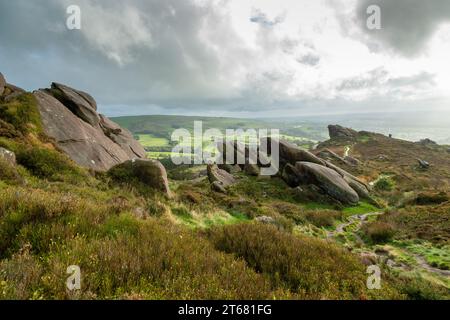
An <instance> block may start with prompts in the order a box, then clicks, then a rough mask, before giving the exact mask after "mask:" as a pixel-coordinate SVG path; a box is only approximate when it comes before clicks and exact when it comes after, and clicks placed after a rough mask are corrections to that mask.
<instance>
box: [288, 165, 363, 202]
mask: <svg viewBox="0 0 450 320" xmlns="http://www.w3.org/2000/svg"><path fill="white" fill-rule="evenodd" d="M295 168H296V169H297V170H298V171H299V172H300V173H301V174H302V175H303V176H305V177H306V178H307V179H308V181H309V182H310V183H313V184H315V185H317V186H318V187H320V188H321V189H322V190H323V191H325V192H326V193H327V194H328V195H330V196H331V197H333V198H334V199H336V200H338V201H340V202H341V203H343V204H357V203H358V202H359V196H358V194H357V193H356V192H355V190H353V189H352V188H351V187H350V186H349V184H348V183H347V182H346V181H345V180H344V178H343V177H342V176H341V175H339V174H338V173H337V172H336V171H334V170H332V169H330V168H327V167H325V166H322V165H318V164H315V163H311V162H297V164H296V165H295Z"/></svg>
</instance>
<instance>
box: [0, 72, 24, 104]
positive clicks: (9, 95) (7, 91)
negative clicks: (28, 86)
mask: <svg viewBox="0 0 450 320" xmlns="http://www.w3.org/2000/svg"><path fill="white" fill-rule="evenodd" d="M23 93H25V90H23V89H22V88H19V87H16V86H14V85H12V84H9V83H7V82H6V79H5V77H4V76H3V74H2V73H0V97H2V99H3V101H5V102H9V101H11V100H13V99H14V98H16V97H18V96H20V95H21V94H23Z"/></svg>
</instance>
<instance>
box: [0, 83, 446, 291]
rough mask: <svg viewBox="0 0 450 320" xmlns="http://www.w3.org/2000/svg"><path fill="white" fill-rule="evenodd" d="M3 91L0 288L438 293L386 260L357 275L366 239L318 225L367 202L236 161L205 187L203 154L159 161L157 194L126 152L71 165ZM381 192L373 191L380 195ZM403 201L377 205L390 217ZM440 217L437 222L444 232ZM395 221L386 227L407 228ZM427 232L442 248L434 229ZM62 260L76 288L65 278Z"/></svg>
mask: <svg viewBox="0 0 450 320" xmlns="http://www.w3.org/2000/svg"><path fill="white" fill-rule="evenodd" d="M11 93H12V90H11V89H9V88H6V90H4V92H3V94H2V95H1V96H0V147H1V148H3V149H0V298H1V299H80V298H81V299H403V298H427V299H444V298H448V292H447V291H446V289H445V283H442V282H443V281H441V282H438V281H437V280H436V279H435V278H430V277H428V276H426V277H425V276H417V275H416V276H413V275H411V273H407V272H406V271H403V270H400V273H399V272H398V271H397V270H394V269H392V268H390V267H389V265H388V262H387V261H386V260H385V261H384V262H380V263H379V265H380V268H381V269H382V275H383V282H382V285H383V287H382V289H383V290H369V289H368V288H367V286H366V282H367V273H366V268H367V259H366V258H367V255H366V256H364V255H363V253H364V252H362V251H364V250H365V249H368V245H367V244H364V243H363V244H360V245H359V247H358V245H356V244H354V242H353V241H352V239H349V242H345V241H341V240H339V239H332V238H329V237H328V236H327V235H328V231H332V230H334V229H335V228H336V227H338V226H339V224H340V223H342V222H344V221H345V220H346V219H347V218H349V217H352V216H354V215H357V214H366V213H373V212H375V211H377V210H380V209H378V208H375V207H374V206H373V205H371V204H368V203H365V202H362V203H360V204H358V205H357V206H343V205H339V204H336V203H333V202H327V201H325V200H324V201H322V199H324V198H322V197H317V194H313V197H312V198H310V197H309V196H306V195H305V194H304V193H301V192H299V189H298V188H290V187H289V186H288V185H287V184H286V183H285V182H284V181H283V180H282V179H281V178H280V177H274V178H272V179H267V178H262V177H257V176H251V175H248V174H246V173H245V172H240V173H236V174H235V176H234V179H235V180H236V184H234V185H232V186H230V189H229V190H227V192H226V193H221V192H216V191H215V190H214V189H212V188H211V185H210V182H209V181H208V177H207V176H206V173H205V171H204V169H205V168H204V167H203V166H200V167H177V168H174V172H169V176H172V177H176V179H171V180H170V188H171V190H172V193H173V195H172V197H167V194H165V193H164V192H161V191H159V190H158V189H156V188H154V186H152V185H149V184H148V183H147V181H146V180H142V179H139V177H138V176H133V172H132V171H128V167H127V166H125V167H124V168H120V170H118V171H116V170H113V171H108V172H101V171H95V170H88V169H87V168H84V167H80V166H79V165H78V164H77V163H76V162H74V161H73V160H72V159H70V158H69V157H68V156H67V155H66V154H65V153H64V152H62V151H61V149H60V148H59V147H58V143H57V141H55V140H54V139H52V138H51V137H49V136H48V134H47V132H46V131H45V130H44V127H45V126H46V125H45V124H44V123H43V118H42V117H41V113H40V112H39V106H38V102H39V101H38V100H37V99H36V96H35V95H33V94H30V93H26V92H24V91H18V90H16V92H13V93H14V95H13V96H11ZM350 169H351V168H350ZM350 169H349V170H350ZM358 170H359V169H358ZM361 170H364V169H361ZM354 172H356V171H354ZM363 172H365V171H363ZM361 176H365V175H361ZM383 192H384V191H382V192H381V191H380V193H379V194H378V196H379V200H382V199H390V197H391V195H390V194H384V193H383ZM415 201H417V200H415ZM415 205H416V204H414V206H415ZM439 206H441V208H444V209H441V210H446V209H445V208H446V206H447V204H446V203H445V202H441V203H440V204H439ZM436 207H437V205H436ZM405 208H406V207H405ZM391 214H392V215H391ZM416 214H417V215H418V216H421V213H420V212H419V211H417V212H416ZM401 215H402V212H401V211H399V212H397V213H395V214H394V213H392V212H391V211H389V212H388V214H386V215H384V217H383V219H387V220H386V223H392V224H394V222H395V223H397V222H396V221H397V220H395V219H397V217H399V216H401ZM429 219H435V217H434V216H430V217H429ZM423 221H424V225H426V224H427V222H426V221H427V220H426V219H424V220H423ZM433 221H434V220H433ZM442 224H443V225H442V227H436V228H435V230H434V231H435V232H436V234H440V235H441V234H442V232H446V231H445V230H446V226H445V221H443V222H442ZM399 225H400V226H401V227H402V229H401V230H402V233H401V234H399V235H396V237H399V238H401V237H403V236H410V237H416V235H415V233H414V232H416V230H414V228H413V227H411V226H410V225H405V224H402V223H399ZM442 230H444V231H442ZM346 231H347V230H346ZM356 231H358V230H356ZM416 233H418V232H416ZM356 234H357V233H356V232H355V233H351V234H350V233H348V234H346V235H345V236H347V235H348V236H349V237H350V236H355V235H356ZM430 241H431V240H430ZM431 243H432V245H433V248H434V249H435V250H436V249H439V248H440V250H441V251H442V252H444V253H445V252H446V249H445V247H444V246H443V245H444V244H445V241H444V242H443V241H442V240H437V239H433V240H432V242H431ZM349 245H351V247H350V246H349ZM438 245H439V246H440V247H439V248H438V247H437V246H438ZM358 249H361V250H358ZM362 249H364V250H362ZM387 249H389V248H385V250H387ZM416 249H417V250H423V249H424V248H423V247H420V248H416ZM411 250H412V249H411ZM441 260H443V259H441ZM440 262H442V261H440ZM369 264H371V263H369ZM72 265H78V266H79V267H80V269H81V274H82V284H81V290H75V291H70V290H68V289H67V287H66V279H67V277H68V274H67V268H68V267H69V266H72ZM437 267H444V266H441V265H438V266H437ZM424 274H425V273H424ZM431 275H433V274H431Z"/></svg>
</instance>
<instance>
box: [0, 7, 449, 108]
mask: <svg viewBox="0 0 450 320" xmlns="http://www.w3.org/2000/svg"><path fill="white" fill-rule="evenodd" d="M71 4H75V5H79V6H80V8H81V23H82V25H81V30H68V29H67V28H66V18H67V15H66V8H67V6H69V5H71ZM371 4H377V5H379V6H380V7H381V25H382V29H381V30H368V28H367V27H366V20H367V17H368V15H367V13H366V9H367V7H368V6H369V5H371ZM0 72H2V73H3V74H4V75H5V76H6V78H7V80H8V81H9V82H11V83H13V84H16V85H19V86H21V87H23V88H25V89H28V90H34V89H37V88H40V87H48V86H49V84H50V83H51V82H52V81H56V82H62V83H65V84H68V85H70V86H73V87H75V88H78V89H82V90H85V91H87V92H89V93H91V94H92V95H93V96H94V97H95V98H96V100H97V101H98V103H99V105H100V110H101V111H102V112H104V113H106V114H107V115H124V114H190V115H192V114H196V115H224V116H253V117H261V116H277V117H290V116H296V115H302V114H314V113H345V112H379V111H381V112H385V111H399V110H400V111H406V112H409V111H411V110H418V109H422V110H430V111H432V112H433V113H436V112H443V114H444V113H446V112H448V111H449V109H450V104H449V102H450V90H449V85H450V1H449V0H427V1H424V0H395V1H393V0H314V1H313V0H127V1H122V0H96V1H94V0H34V1H30V0H15V1H10V0H0Z"/></svg>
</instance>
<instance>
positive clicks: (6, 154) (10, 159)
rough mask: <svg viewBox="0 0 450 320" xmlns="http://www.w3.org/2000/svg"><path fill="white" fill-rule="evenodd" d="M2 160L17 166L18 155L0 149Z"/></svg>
mask: <svg viewBox="0 0 450 320" xmlns="http://www.w3.org/2000/svg"><path fill="white" fill-rule="evenodd" d="M0 158H2V159H4V160H6V162H8V163H9V164H10V165H12V166H15V165H16V155H15V153H14V152H12V151H9V150H7V149H5V148H2V147H0Z"/></svg>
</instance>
